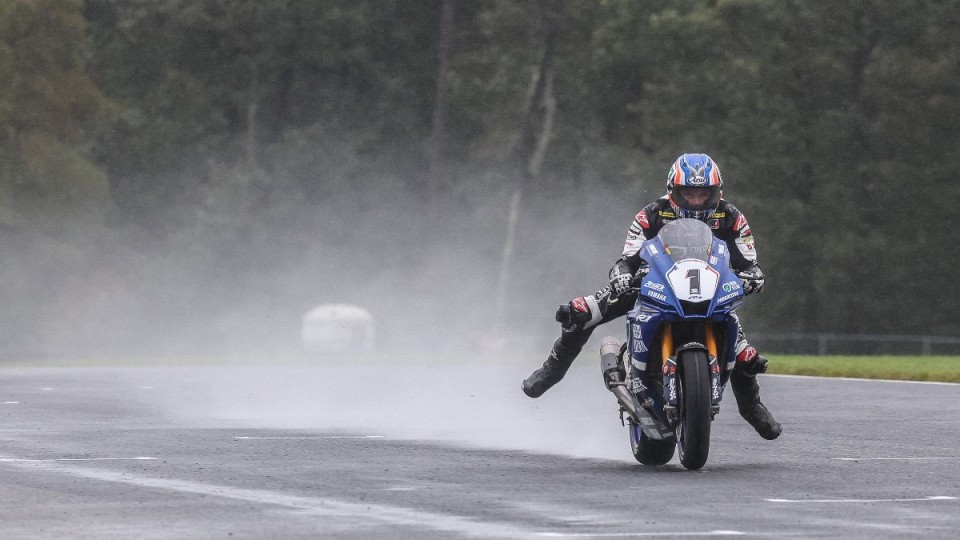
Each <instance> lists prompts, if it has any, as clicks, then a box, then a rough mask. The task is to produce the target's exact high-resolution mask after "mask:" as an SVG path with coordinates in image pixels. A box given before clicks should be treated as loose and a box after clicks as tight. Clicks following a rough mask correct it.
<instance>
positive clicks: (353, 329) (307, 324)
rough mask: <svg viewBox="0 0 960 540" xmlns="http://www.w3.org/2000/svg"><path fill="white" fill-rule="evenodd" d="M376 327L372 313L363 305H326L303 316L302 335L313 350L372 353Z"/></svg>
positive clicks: (304, 342) (305, 342)
mask: <svg viewBox="0 0 960 540" xmlns="http://www.w3.org/2000/svg"><path fill="white" fill-rule="evenodd" d="M373 327H374V319H373V315H371V314H370V312H369V311H367V310H366V309H364V308H362V307H360V306H354V305H351V304H323V305H320V306H317V307H315V308H313V309H311V310H310V311H308V312H307V314H306V315H304V316H303V327H302V330H301V338H302V340H303V346H304V348H306V349H307V350H308V351H311V352H346V351H351V352H353V351H360V352H369V351H372V350H373V329H374V328H373Z"/></svg>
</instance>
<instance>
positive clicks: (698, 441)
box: [676, 349, 711, 470]
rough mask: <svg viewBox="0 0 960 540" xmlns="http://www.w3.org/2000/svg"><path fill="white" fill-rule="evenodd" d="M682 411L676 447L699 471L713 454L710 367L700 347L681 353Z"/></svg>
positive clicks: (686, 464) (683, 459) (689, 465)
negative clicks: (709, 455) (711, 450)
mask: <svg viewBox="0 0 960 540" xmlns="http://www.w3.org/2000/svg"><path fill="white" fill-rule="evenodd" d="M677 363H678V364H679V365H678V367H679V368H680V375H681V376H680V403H679V405H680V411H679V421H678V422H677V428H676V432H677V446H678V448H679V449H680V463H681V464H682V465H683V466H684V467H686V468H687V469H690V470H696V469H699V468H701V467H703V466H704V465H705V464H706V463H707V454H709V453H710V420H711V419H710V367H709V360H708V359H707V353H706V352H705V351H703V350H699V349H691V350H686V351H681V352H680V358H678V362H677Z"/></svg>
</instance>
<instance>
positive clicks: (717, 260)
mask: <svg viewBox="0 0 960 540" xmlns="http://www.w3.org/2000/svg"><path fill="white" fill-rule="evenodd" d="M710 264H712V265H714V266H716V265H718V264H720V259H718V258H716V257H715V256H713V255H711V256H710Z"/></svg>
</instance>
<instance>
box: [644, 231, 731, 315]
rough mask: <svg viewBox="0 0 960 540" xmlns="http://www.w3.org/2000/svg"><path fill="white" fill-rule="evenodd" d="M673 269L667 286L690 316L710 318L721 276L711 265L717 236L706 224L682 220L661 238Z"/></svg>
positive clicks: (663, 232)
mask: <svg viewBox="0 0 960 540" xmlns="http://www.w3.org/2000/svg"><path fill="white" fill-rule="evenodd" d="M659 237H660V241H661V242H662V243H663V246H664V248H665V249H666V251H667V254H668V255H669V256H670V258H671V260H673V263H674V264H673V266H672V267H671V268H670V270H668V271H667V273H666V278H667V282H668V283H669V284H670V288H671V289H673V292H674V294H675V295H676V297H677V299H678V300H680V301H681V305H682V306H683V311H684V312H685V313H686V314H687V315H692V314H697V315H706V314H707V309H708V307H709V304H708V303H709V301H710V300H711V299H712V298H713V297H714V296H715V295H716V291H717V285H718V284H719V282H720V273H719V272H717V270H715V269H714V268H713V267H711V265H710V263H709V259H710V255H711V250H712V247H713V233H712V232H711V231H710V228H709V227H707V226H706V224H704V223H703V222H702V221H698V220H695V219H680V220H677V221H673V222H670V223H668V224H667V225H665V226H664V227H663V229H662V230H661V231H660V234H659Z"/></svg>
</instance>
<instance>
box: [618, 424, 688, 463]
mask: <svg viewBox="0 0 960 540" xmlns="http://www.w3.org/2000/svg"><path fill="white" fill-rule="evenodd" d="M627 428H628V429H629V430H630V449H631V450H632V451H633V457H635V458H637V461H639V462H640V463H643V464H644V465H664V464H666V463H667V462H668V461H670V460H671V459H673V452H674V451H675V450H676V448H677V442H676V441H675V440H673V439H671V440H668V441H658V440H656V439H651V438H650V437H647V436H646V435H644V433H643V431H641V430H640V426H638V425H637V424H635V423H633V420H629V421H628V422H627Z"/></svg>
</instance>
